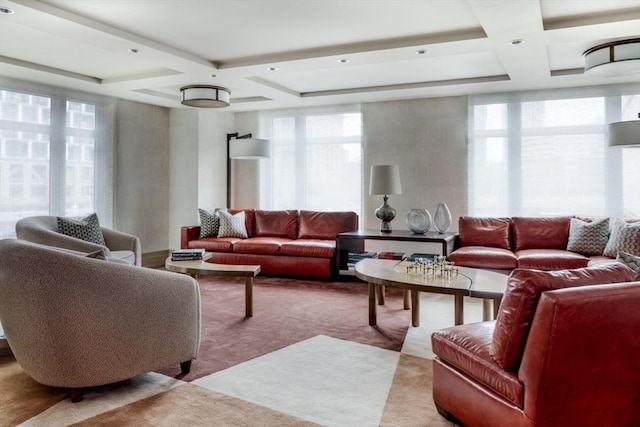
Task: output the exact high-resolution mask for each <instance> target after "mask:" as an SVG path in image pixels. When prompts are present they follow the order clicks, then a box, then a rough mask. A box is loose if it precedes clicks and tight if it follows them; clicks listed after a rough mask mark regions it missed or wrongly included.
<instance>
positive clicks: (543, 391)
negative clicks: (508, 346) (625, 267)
mask: <svg viewBox="0 0 640 427" xmlns="http://www.w3.org/2000/svg"><path fill="white" fill-rule="evenodd" d="M638 307H640V282H633V283H626V284H613V285H596V286H584V287H578V288H571V289H562V290H556V291H549V292H545V293H544V294H543V295H542V297H541V298H540V302H539V304H538V308H537V311H536V314H535V318H534V319H533V323H532V325H531V330H530V334H529V339H528V342H527V346H526V348H525V352H524V354H523V358H522V363H521V365H520V369H519V371H518V378H519V379H520V381H522V382H523V384H524V390H525V396H524V411H525V414H526V415H527V417H528V418H529V419H530V420H536V425H540V426H551V425H560V424H558V419H562V425H567V426H569V425H570V426H587V425H589V426H604V425H616V426H637V425H640V411H639V410H638V402H640V369H638V363H637V362H638V360H639V359H640V339H638V325H640V310H638Z"/></svg>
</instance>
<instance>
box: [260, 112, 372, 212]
mask: <svg viewBox="0 0 640 427" xmlns="http://www.w3.org/2000/svg"><path fill="white" fill-rule="evenodd" d="M361 116H362V115H361V113H360V109H359V108H358V107H347V108H340V109H339V110H332V111H328V110H310V111H302V110H298V111H293V112H291V111H289V112H268V113H263V115H262V127H263V130H264V132H263V133H264V134H265V135H268V136H267V138H268V139H270V140H271V159H270V165H269V166H270V167H266V168H263V170H264V172H263V176H262V181H263V182H270V183H271V185H266V186H264V187H263V190H262V194H261V206H262V207H263V208H265V209H308V210H324V211H354V212H357V213H358V214H360V211H361V206H362V192H361V188H362V117H361Z"/></svg>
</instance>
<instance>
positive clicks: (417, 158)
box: [360, 97, 467, 230]
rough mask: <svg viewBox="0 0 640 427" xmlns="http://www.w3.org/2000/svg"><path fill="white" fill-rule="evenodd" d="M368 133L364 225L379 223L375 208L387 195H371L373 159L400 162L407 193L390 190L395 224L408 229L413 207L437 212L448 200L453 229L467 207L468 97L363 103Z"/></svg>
mask: <svg viewBox="0 0 640 427" xmlns="http://www.w3.org/2000/svg"><path fill="white" fill-rule="evenodd" d="M362 121H363V134H364V157H363V159H364V160H363V174H364V178H363V200H364V203H363V204H364V206H363V214H362V216H363V218H362V219H361V221H360V224H361V228H370V229H379V228H380V221H379V220H378V219H377V218H376V217H375V214H374V211H375V209H376V208H377V207H379V206H380V205H381V204H382V196H370V195H369V171H370V168H371V166H372V165H378V164H397V165H399V167H400V179H401V181H402V194H401V195H390V196H389V205H390V206H392V207H393V208H395V209H396V211H397V214H396V218H395V219H394V220H393V221H392V222H391V228H392V229H394V230H406V229H407V226H406V222H405V219H406V214H407V212H408V211H409V209H411V208H425V209H427V210H429V212H431V214H432V215H433V214H434V211H435V208H436V206H437V205H438V203H441V202H444V203H446V204H447V205H448V206H449V209H450V210H451V214H452V217H453V225H452V228H451V230H457V225H458V217H459V216H461V215H465V214H466V212H467V98H466V97H447V98H432V99H418V100H407V101H391V102H377V103H371V104H363V105H362Z"/></svg>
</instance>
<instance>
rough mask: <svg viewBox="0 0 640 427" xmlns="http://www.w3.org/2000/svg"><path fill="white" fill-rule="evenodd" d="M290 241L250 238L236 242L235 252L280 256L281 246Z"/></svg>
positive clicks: (277, 238)
mask: <svg viewBox="0 0 640 427" xmlns="http://www.w3.org/2000/svg"><path fill="white" fill-rule="evenodd" d="M289 241H290V239H285V238H282V237H250V238H248V239H243V240H239V241H237V242H235V243H234V244H233V252H237V253H243V254H271V255H275V254H279V253H280V246H282V244H283V243H285V242H289Z"/></svg>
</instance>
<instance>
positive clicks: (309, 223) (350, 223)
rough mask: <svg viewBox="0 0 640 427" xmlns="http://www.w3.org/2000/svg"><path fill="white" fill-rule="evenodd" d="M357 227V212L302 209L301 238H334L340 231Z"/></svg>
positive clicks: (299, 236)
mask: <svg viewBox="0 0 640 427" xmlns="http://www.w3.org/2000/svg"><path fill="white" fill-rule="evenodd" d="M357 229H358V215H356V213H355V212H315V211H300V230H299V231H298V238H299V239H321V240H333V239H335V238H336V236H337V235H338V234H339V233H344V232H347V231H356V230H357Z"/></svg>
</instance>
